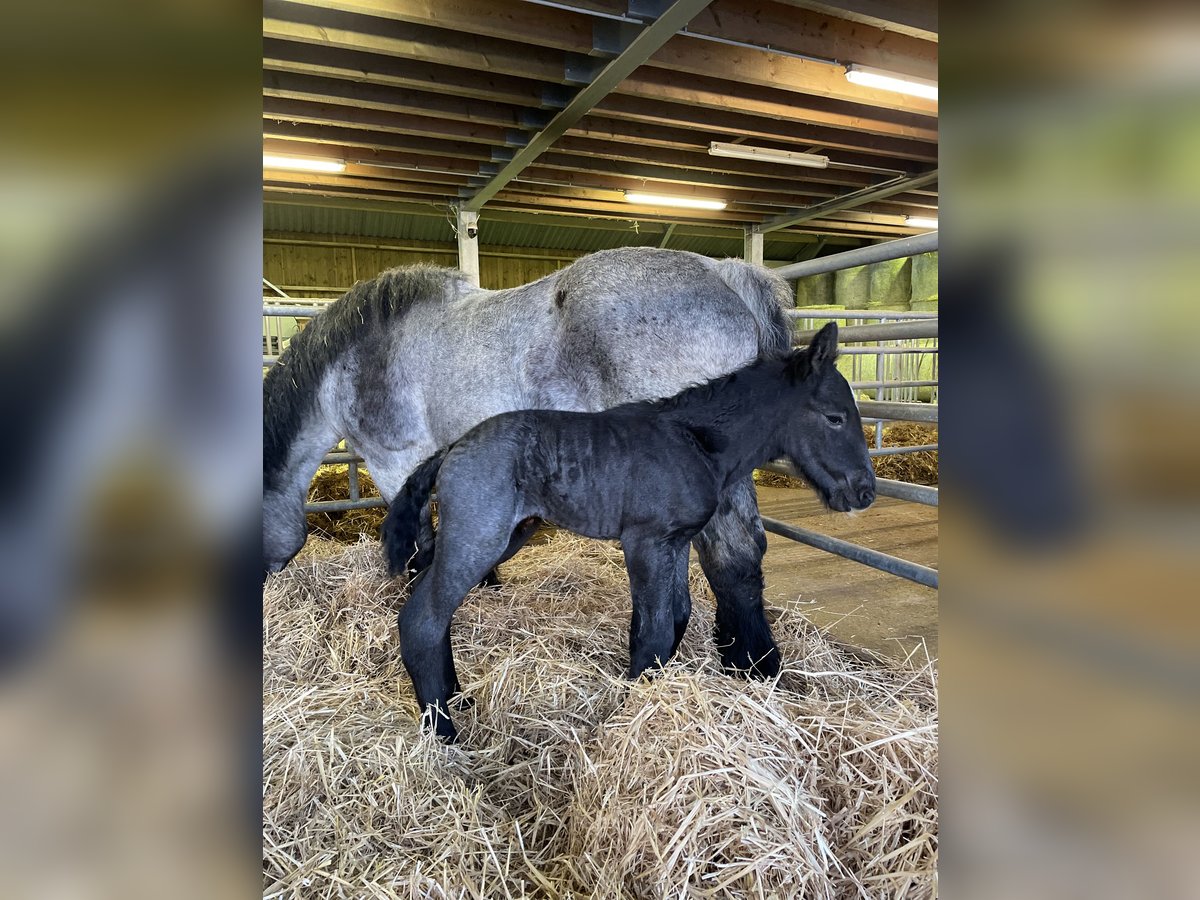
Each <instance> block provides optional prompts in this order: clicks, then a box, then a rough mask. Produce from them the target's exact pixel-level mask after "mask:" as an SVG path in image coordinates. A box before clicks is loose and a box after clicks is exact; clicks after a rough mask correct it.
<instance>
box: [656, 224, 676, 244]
mask: <svg viewBox="0 0 1200 900" xmlns="http://www.w3.org/2000/svg"><path fill="white" fill-rule="evenodd" d="M678 224H679V223H678V222H672V223H671V224H670V225H668V226H667V230H666V231H664V232H663V236H662V240H661V241H659V242H658V246H659V247H660V248H662V247H666V246H667V244H668V243H670V241H671V235H673V234H674V233H675V226H677V225H678Z"/></svg>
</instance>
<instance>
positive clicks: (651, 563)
mask: <svg viewBox="0 0 1200 900" xmlns="http://www.w3.org/2000/svg"><path fill="white" fill-rule="evenodd" d="M621 546H622V548H623V549H624V551H625V567H626V568H627V569H628V570H629V589H630V593H631V595H632V597H633V614H632V616H631V618H630V621H629V677H630V678H631V679H633V678H637V677H638V676H639V675H641V674H642V673H643V672H645V671H646V670H647V669H649V668H651V667H655V668H658V667H661V666H663V665H664V664H666V662H667V660H669V659H670V658H671V656H672V655H673V654H674V653H675V648H676V647H677V646H678V645H679V637H681V636H682V629H680V628H679V627H678V625H677V616H676V608H677V605H676V599H677V597H678V590H677V585H678V573H679V569H680V561H681V560H682V565H683V569H684V572H685V578H686V571H687V550H688V545H687V544H686V543H685V544H683V545H679V544H676V543H671V544H666V543H663V542H662V541H661V540H655V539H654V538H643V537H635V536H627V535H621ZM685 585H686V581H685ZM686 626H687V622H686V620H685V621H684V627H686Z"/></svg>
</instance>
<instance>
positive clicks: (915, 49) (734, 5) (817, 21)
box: [688, 0, 938, 80]
mask: <svg viewBox="0 0 1200 900" xmlns="http://www.w3.org/2000/svg"><path fill="white" fill-rule="evenodd" d="M934 4H935V5H934V9H935V15H936V0H934ZM837 15H838V14H837V13H833V14H830V13H821V12H817V11H815V10H812V9H805V8H803V7H796V6H787V5H785V4H781V3H777V2H776V3H764V2H761V0H714V2H713V4H712V5H711V6H709V7H708V9H706V10H704V12H702V13H700V14H699V15H697V16H696V17H695V18H694V19H692V21H691V22H689V23H688V32H689V33H691V34H696V35H706V36H709V37H719V38H726V39H729V40H735V41H744V42H746V43H748V44H757V45H761V46H770V47H773V48H776V49H778V50H785V51H788V52H790V53H798V54H800V55H802V56H811V57H815V58H817V59H835V60H837V61H838V62H841V63H851V62H855V63H858V64H860V65H864V66H874V67H875V68H879V69H887V70H888V71H890V72H896V73H897V74H901V75H915V76H916V77H918V78H931V79H935V80H936V79H937V77H938V46H937V43H936V42H934V41H930V40H927V39H922V38H918V37H914V36H913V35H909V34H904V33H902V32H898V31H895V30H885V29H883V28H878V27H873V26H869V25H866V24H865V23H862V22H850V21H847V20H846V19H844V18H837Z"/></svg>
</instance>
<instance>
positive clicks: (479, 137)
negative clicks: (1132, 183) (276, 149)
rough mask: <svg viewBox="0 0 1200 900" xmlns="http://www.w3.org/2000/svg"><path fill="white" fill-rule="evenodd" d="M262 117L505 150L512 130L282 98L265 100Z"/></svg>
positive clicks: (452, 120)
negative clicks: (436, 139) (460, 142)
mask: <svg viewBox="0 0 1200 900" xmlns="http://www.w3.org/2000/svg"><path fill="white" fill-rule="evenodd" d="M263 118H264V119H271V120H273V121H276V122H301V123H304V124H307V125H323V126H336V127H339V128H345V127H350V128H360V129H364V130H367V131H371V132H381V133H384V134H403V135H410V136H414V137H432V138H440V139H444V140H451V141H469V142H472V143H478V144H488V145H494V146H497V147H503V146H504V145H505V143H506V142H507V141H508V138H509V136H510V135H511V132H512V129H507V128H503V127H501V126H499V125H481V124H479V123H476V122H467V121H455V120H454V119H436V118H431V117H429V116H413V115H407V114H405V113H398V112H391V111H386V112H385V111H384V110H379V109H369V108H361V107H352V106H341V105H338V104H334V103H315V102H311V101H308V100H291V99H284V98H281V97H264V98H263Z"/></svg>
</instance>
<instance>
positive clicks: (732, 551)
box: [695, 478, 780, 678]
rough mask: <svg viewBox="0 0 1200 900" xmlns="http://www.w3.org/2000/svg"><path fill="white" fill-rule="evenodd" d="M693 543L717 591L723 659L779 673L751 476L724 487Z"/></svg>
mask: <svg viewBox="0 0 1200 900" xmlns="http://www.w3.org/2000/svg"><path fill="white" fill-rule="evenodd" d="M695 544H696V551H697V553H698V554H699V556H700V565H701V567H702V568H703V569H704V574H705V576H706V577H707V578H708V583H709V584H710V585H711V586H712V589H713V593H714V594H715V595H716V597H717V616H716V626H715V629H714V630H715V632H716V634H715V637H716V642H717V647H718V649H719V650H720V651H721V664H722V665H723V666H724V667H725V669H726V670H729V671H735V672H738V673H741V674H746V675H751V676H753V677H756V678H773V677H774V676H775V675H777V674H778V673H779V666H780V656H779V648H778V647H777V646H776V645H775V639H774V638H773V637H772V636H771V626H770V625H769V624H768V623H767V616H766V612H765V611H764V609H763V574H762V558H763V554H764V553H766V550H767V535H766V532H765V531H763V527H762V520H761V519H760V518H759V515H758V502H757V499H756V497H755V494H754V482H753V481H752V480H751V479H749V478H747V479H745V480H744V481H741V482H739V483H737V484H735V485H731V486H730V487H729V488H728V489H726V491H725V493H723V494H722V495H721V499H720V502H719V503H718V504H717V511H716V513H714V514H713V517H712V518H711V519H709V521H708V524H707V525H706V526H704V530H703V531H701V532H700V534H698V535H697V536H696V538H695Z"/></svg>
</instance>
